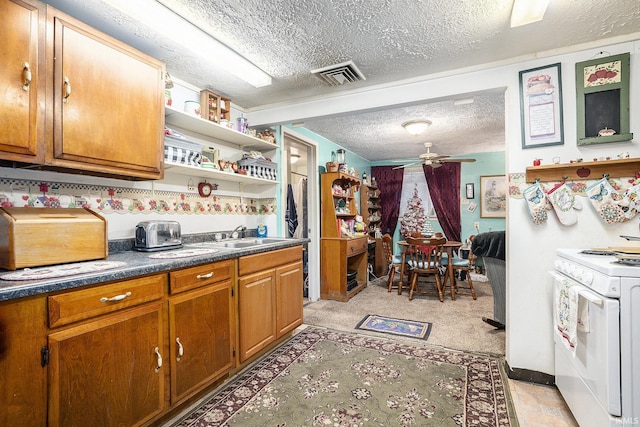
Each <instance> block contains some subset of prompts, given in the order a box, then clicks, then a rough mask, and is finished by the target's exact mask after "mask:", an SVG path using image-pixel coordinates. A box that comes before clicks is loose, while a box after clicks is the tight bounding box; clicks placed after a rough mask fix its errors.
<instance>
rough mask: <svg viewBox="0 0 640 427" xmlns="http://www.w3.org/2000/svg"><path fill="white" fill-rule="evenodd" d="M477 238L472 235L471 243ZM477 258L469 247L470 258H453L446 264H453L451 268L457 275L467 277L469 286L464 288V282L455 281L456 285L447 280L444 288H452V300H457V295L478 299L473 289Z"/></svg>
mask: <svg viewBox="0 0 640 427" xmlns="http://www.w3.org/2000/svg"><path fill="white" fill-rule="evenodd" d="M474 237H476V236H475V235H472V236H470V237H469V241H473V238H474ZM476 258H477V257H476V256H475V255H474V254H473V252H472V251H471V247H469V256H468V258H466V259H465V258H462V257H460V256H455V255H454V256H453V257H452V259H451V260H447V261H446V262H451V267H452V268H453V270H454V271H455V272H456V273H457V275H458V276H460V277H462V274H464V275H466V280H467V285H465V286H462V283H464V282H463V280H462V279H461V280H460V282H458V281H456V280H454V283H448V281H447V279H446V278H445V283H444V287H445V288H446V287H447V286H452V287H453V289H451V299H455V297H454V296H455V295H471V297H472V298H473V299H474V300H475V299H478V297H477V295H476V290H475V289H474V287H473V280H471V272H473V271H475V262H476Z"/></svg>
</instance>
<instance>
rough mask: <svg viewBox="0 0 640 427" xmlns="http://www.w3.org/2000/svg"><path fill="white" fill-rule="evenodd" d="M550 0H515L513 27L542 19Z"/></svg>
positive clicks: (512, 18)
mask: <svg viewBox="0 0 640 427" xmlns="http://www.w3.org/2000/svg"><path fill="white" fill-rule="evenodd" d="M548 5H549V0H514V2H513V9H511V28H514V27H519V26H521V25H527V24H531V23H533V22H538V21H542V18H543V17H544V12H545V11H546V10H547V6H548Z"/></svg>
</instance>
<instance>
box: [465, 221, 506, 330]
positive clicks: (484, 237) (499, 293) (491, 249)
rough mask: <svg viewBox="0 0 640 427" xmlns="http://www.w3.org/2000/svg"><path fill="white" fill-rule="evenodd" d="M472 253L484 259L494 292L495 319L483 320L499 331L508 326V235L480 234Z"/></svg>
mask: <svg viewBox="0 0 640 427" xmlns="http://www.w3.org/2000/svg"><path fill="white" fill-rule="evenodd" d="M471 251H472V252H473V253H474V254H475V255H476V256H478V257H482V262H483V263H484V266H485V269H486V270H487V277H488V278H489V283H491V289H492V290H493V319H489V318H487V317H483V318H482V320H483V321H485V322H486V323H488V324H490V325H491V326H494V327H495V328H497V329H504V328H505V325H506V288H507V280H506V263H505V252H506V235H505V232H504V231H489V232H487V233H480V234H478V235H477V236H476V237H475V239H473V242H472V243H471Z"/></svg>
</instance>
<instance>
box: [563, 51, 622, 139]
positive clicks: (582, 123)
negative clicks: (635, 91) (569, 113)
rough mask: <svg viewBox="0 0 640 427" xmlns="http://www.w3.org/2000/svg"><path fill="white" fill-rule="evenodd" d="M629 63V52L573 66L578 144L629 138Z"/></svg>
mask: <svg viewBox="0 0 640 427" xmlns="http://www.w3.org/2000/svg"><path fill="white" fill-rule="evenodd" d="M629 63H630V60H629V53H624V54H620V55H613V56H607V57H602V58H597V59H592V60H589V61H585V62H579V63H577V64H576V92H577V108H576V109H577V114H578V117H577V124H578V129H577V131H578V132H577V133H578V145H588V144H601V143H607V142H622V141H630V140H631V139H633V134H632V133H630V132H629V68H630V67H629Z"/></svg>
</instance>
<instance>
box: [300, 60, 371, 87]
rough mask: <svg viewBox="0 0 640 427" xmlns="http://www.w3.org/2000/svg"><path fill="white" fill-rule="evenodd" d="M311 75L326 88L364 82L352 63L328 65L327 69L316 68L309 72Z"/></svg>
mask: <svg viewBox="0 0 640 427" xmlns="http://www.w3.org/2000/svg"><path fill="white" fill-rule="evenodd" d="M311 74H314V75H315V76H317V77H318V78H319V79H320V80H322V81H323V82H324V84H326V85H327V86H339V85H342V84H344V83H352V82H357V81H358V80H366V78H365V77H364V75H363V74H362V72H360V70H358V67H356V64H354V63H353V61H347V62H343V63H341V64H335V65H329V66H328V67H324V68H318V69H317V70H311Z"/></svg>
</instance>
